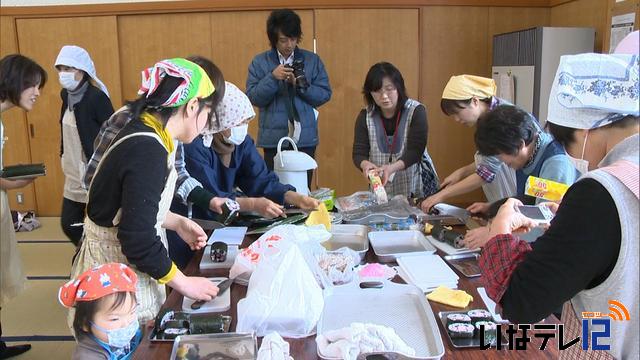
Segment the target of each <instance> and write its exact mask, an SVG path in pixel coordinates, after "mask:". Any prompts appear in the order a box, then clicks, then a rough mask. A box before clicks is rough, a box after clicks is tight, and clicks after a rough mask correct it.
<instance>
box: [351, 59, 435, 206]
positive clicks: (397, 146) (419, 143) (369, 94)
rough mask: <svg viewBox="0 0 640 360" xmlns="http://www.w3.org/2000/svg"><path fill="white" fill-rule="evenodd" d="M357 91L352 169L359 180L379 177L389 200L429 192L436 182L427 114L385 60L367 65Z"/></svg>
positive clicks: (393, 67)
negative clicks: (361, 103)
mask: <svg viewBox="0 0 640 360" xmlns="http://www.w3.org/2000/svg"><path fill="white" fill-rule="evenodd" d="M362 93H363V95H364V100H365V103H366V105H367V107H366V108H365V109H362V111H360V113H359V114H358V118H357V119H356V124H355V131H354V139H353V162H354V164H355V165H356V167H357V168H358V169H360V170H361V171H362V173H363V174H364V176H365V177H368V176H369V173H374V174H376V175H379V176H380V177H381V179H382V184H383V185H384V187H385V189H386V191H387V195H389V196H390V197H391V196H395V195H398V194H402V195H405V196H409V197H423V196H427V195H430V194H432V193H433V192H435V191H436V190H437V187H438V184H437V182H438V180H437V176H436V173H435V169H434V168H433V164H432V162H431V159H430V157H429V155H428V153H427V151H426V146H427V135H428V124H427V110H426V108H425V106H424V105H422V104H421V103H419V102H418V101H416V100H413V99H410V98H409V97H408V96H407V91H406V89H405V86H404V79H403V78H402V74H401V73H400V71H399V70H398V69H397V68H396V67H395V66H393V65H392V64H390V63H388V62H380V63H377V64H375V65H373V66H372V67H371V68H370V69H369V72H368V73H367V77H366V79H365V82H364V86H363V88H362Z"/></svg>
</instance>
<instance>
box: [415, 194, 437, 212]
mask: <svg viewBox="0 0 640 360" xmlns="http://www.w3.org/2000/svg"><path fill="white" fill-rule="evenodd" d="M440 194H441V193H439V192H438V193H435V194H433V195H431V196H429V197H428V198H426V199H424V200H423V201H422V203H421V204H420V209H422V211H424V212H425V213H429V211H431V208H432V207H433V206H434V205H436V204H439V203H441V202H442V198H441V196H440Z"/></svg>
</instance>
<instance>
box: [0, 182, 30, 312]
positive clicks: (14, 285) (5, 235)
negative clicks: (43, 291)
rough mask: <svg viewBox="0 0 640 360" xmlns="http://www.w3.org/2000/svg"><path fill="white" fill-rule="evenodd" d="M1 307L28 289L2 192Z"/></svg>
mask: <svg viewBox="0 0 640 360" xmlns="http://www.w3.org/2000/svg"><path fill="white" fill-rule="evenodd" d="M0 217H1V219H0V266H1V268H0V306H2V305H4V304H5V303H6V302H7V301H9V300H10V299H13V298H14V297H16V296H18V294H20V293H21V292H22V290H24V288H25V287H26V280H27V279H26V278H25V276H24V273H23V270H22V259H21V257H20V251H19V250H18V240H17V239H16V233H15V231H14V230H13V220H12V219H11V209H9V198H8V197H7V193H6V192H5V191H4V190H0Z"/></svg>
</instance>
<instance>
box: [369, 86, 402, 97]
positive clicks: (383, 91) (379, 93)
mask: <svg viewBox="0 0 640 360" xmlns="http://www.w3.org/2000/svg"><path fill="white" fill-rule="evenodd" d="M396 91H398V89H397V88H396V87H395V86H385V87H381V88H380V89H378V90H376V91H372V92H371V95H373V96H376V97H383V96H384V95H387V96H391V95H393V94H394V93H395V92H396Z"/></svg>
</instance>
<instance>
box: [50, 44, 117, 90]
mask: <svg viewBox="0 0 640 360" xmlns="http://www.w3.org/2000/svg"><path fill="white" fill-rule="evenodd" d="M58 65H64V66H71V67H74V68H76V69H78V70H82V71H84V72H86V73H87V74H89V76H91V78H92V79H93V81H95V82H96V84H98V87H100V90H102V92H103V93H105V95H107V96H109V91H108V90H107V87H106V86H105V85H104V83H103V82H102V81H101V80H100V79H99V78H98V75H97V74H96V67H95V65H93V60H91V57H90V56H89V53H88V52H87V50H85V49H83V48H81V47H79V46H75V45H65V46H63V47H62V49H60V53H59V54H58V57H57V58H56V63H55V64H54V66H58Z"/></svg>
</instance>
